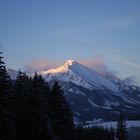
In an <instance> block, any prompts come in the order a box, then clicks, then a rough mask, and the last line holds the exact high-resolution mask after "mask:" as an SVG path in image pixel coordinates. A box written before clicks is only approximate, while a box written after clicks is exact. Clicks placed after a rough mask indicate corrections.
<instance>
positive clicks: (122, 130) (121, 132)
mask: <svg viewBox="0 0 140 140" xmlns="http://www.w3.org/2000/svg"><path fill="white" fill-rule="evenodd" d="M116 138H117V140H127V130H126V122H125V119H124V115H123V113H121V114H120V117H119V119H118V124H117V132H116Z"/></svg>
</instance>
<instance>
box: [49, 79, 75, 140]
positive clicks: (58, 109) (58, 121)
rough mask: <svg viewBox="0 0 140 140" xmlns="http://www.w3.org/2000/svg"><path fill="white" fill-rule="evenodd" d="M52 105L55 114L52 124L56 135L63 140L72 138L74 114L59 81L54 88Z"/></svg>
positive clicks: (51, 99)
mask: <svg viewBox="0 0 140 140" xmlns="http://www.w3.org/2000/svg"><path fill="white" fill-rule="evenodd" d="M50 105H51V109H52V112H53V116H52V121H53V122H52V123H53V130H54V133H55V135H56V136H60V137H61V138H62V139H68V138H70V136H71V135H72V134H71V135H70V133H71V132H72V129H73V120H72V113H71V110H70V108H69V106H68V104H67V103H66V101H65V97H64V93H63V91H62V90H61V87H60V86H59V84H58V82H57V81H56V82H54V85H53V87H52V91H51V98H50Z"/></svg>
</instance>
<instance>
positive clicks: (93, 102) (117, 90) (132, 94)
mask: <svg viewBox="0 0 140 140" xmlns="http://www.w3.org/2000/svg"><path fill="white" fill-rule="evenodd" d="M40 74H42V75H43V76H44V78H45V79H46V80H47V81H48V82H53V81H54V80H58V81H60V84H61V85H62V88H63V89H64V92H65V94H66V99H67V101H68V102H69V104H70V106H71V108H72V110H73V112H74V116H75V117H76V118H77V119H84V120H87V119H89V120H90V119H93V118H108V119H109V118H113V117H115V116H116V115H117V114H119V112H120V111H124V112H125V113H127V114H128V115H131V114H140V90H139V88H138V87H137V86H135V85H131V84H128V82H127V84H126V81H123V80H120V79H117V78H116V77H115V78H114V77H110V76H108V75H107V76H106V75H104V74H100V73H98V72H96V71H94V70H92V69H90V68H88V67H86V66H84V65H82V64H80V63H78V62H76V61H73V60H68V61H67V62H66V63H65V64H64V65H63V66H61V67H59V68H56V69H52V70H48V71H41V72H40Z"/></svg>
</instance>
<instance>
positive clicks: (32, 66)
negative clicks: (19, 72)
mask: <svg viewBox="0 0 140 140" xmlns="http://www.w3.org/2000/svg"><path fill="white" fill-rule="evenodd" d="M61 64H62V62H61V61H50V60H48V59H39V60H33V61H32V62H30V63H28V64H27V65H26V66H25V71H26V72H28V73H34V72H39V71H43V70H49V69H52V68H56V67H58V66H60V65H61Z"/></svg>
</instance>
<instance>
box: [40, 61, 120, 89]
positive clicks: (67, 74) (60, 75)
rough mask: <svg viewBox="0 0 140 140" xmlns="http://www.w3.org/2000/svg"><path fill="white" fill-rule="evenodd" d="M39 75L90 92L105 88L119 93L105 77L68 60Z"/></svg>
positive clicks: (115, 86)
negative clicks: (70, 83)
mask: <svg viewBox="0 0 140 140" xmlns="http://www.w3.org/2000/svg"><path fill="white" fill-rule="evenodd" d="M40 74H42V75H43V76H45V77H46V79H47V80H49V81H51V80H52V79H53V78H54V77H55V78H57V79H58V80H61V81H64V82H72V83H74V84H76V85H78V86H81V87H84V88H87V89H90V90H92V89H93V88H95V87H96V88H97V89H102V90H104V89H105V88H106V89H109V90H112V91H113V92H119V88H118V86H117V85H115V84H114V83H113V82H111V81H110V80H108V79H107V78H106V77H105V76H103V75H101V74H99V73H97V72H96V71H94V70H91V69H90V68H88V67H85V66H84V65H82V64H80V63H78V62H76V61H73V60H68V61H67V62H66V63H65V64H64V65H63V66H61V67H59V68H56V69H52V70H48V71H42V72H41V73H40Z"/></svg>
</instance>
